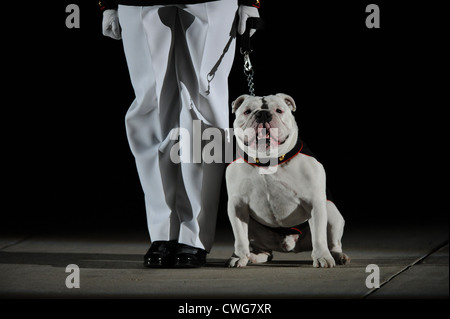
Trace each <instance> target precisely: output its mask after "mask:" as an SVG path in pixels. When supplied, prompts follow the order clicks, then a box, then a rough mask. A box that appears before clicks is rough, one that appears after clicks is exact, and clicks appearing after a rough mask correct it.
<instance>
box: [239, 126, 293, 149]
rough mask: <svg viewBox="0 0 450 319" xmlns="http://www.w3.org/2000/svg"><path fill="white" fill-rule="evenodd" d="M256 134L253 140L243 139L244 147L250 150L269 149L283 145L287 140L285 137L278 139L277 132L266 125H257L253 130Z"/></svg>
mask: <svg viewBox="0 0 450 319" xmlns="http://www.w3.org/2000/svg"><path fill="white" fill-rule="evenodd" d="M255 131H256V134H255V136H254V137H253V138H250V139H249V138H248V137H247V136H246V137H245V140H244V145H245V146H247V147H251V148H256V149H259V148H264V147H265V148H270V147H277V146H279V145H283V144H284V143H286V141H287V140H288V138H289V135H287V136H286V137H285V138H283V139H282V140H280V139H279V137H278V130H277V129H276V128H272V127H270V125H269V124H268V123H265V125H263V124H259V125H258V128H257V129H255Z"/></svg>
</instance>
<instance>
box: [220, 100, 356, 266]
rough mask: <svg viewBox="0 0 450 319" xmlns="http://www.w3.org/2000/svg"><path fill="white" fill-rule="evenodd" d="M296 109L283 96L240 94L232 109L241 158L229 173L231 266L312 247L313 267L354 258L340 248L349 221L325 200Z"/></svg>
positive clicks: (320, 171)
mask: <svg viewBox="0 0 450 319" xmlns="http://www.w3.org/2000/svg"><path fill="white" fill-rule="evenodd" d="M295 110H296V104H295V102H294V100H293V99H292V97H290V96H288V95H285V94H277V95H271V96H266V97H254V96H249V95H243V96H240V97H239V98H238V99H237V100H236V101H234V102H233V104H232V111H233V113H235V114H236V120H235V122H234V132H235V135H236V140H237V143H238V146H239V148H240V151H239V152H240V153H241V154H240V155H241V158H240V159H238V160H236V161H234V162H233V163H231V164H230V165H229V166H228V168H227V171H226V182H227V190H228V197H229V200H228V216H229V218H230V222H231V225H232V227H233V233H234V237H235V248H234V249H235V250H234V254H233V256H232V257H231V258H230V260H229V261H228V262H227V264H228V266H229V267H245V266H247V264H248V262H249V261H250V262H252V263H263V262H266V261H270V260H271V258H272V251H284V252H288V251H293V252H300V251H306V250H312V255H311V256H312V259H313V266H314V267H334V266H335V265H336V264H345V263H348V262H349V261H350V258H349V257H348V256H347V255H345V254H344V253H343V252H342V245H341V238H342V235H343V232H344V218H343V217H342V215H341V214H340V213H339V211H338V209H337V207H336V206H335V205H334V203H333V202H331V201H328V200H327V196H326V182H325V170H324V168H323V166H322V165H321V164H320V163H319V162H318V161H317V160H316V159H315V158H314V157H312V156H310V155H307V152H305V150H304V149H306V146H304V144H303V142H302V141H301V139H299V136H298V127H297V123H296V121H295V118H294V116H293V112H295ZM242 153H243V154H242ZM305 153H306V154H305ZM274 158H275V163H274ZM262 163H265V164H262ZM274 166H275V167H276V169H273V167H274ZM271 168H272V171H271V172H270V173H262V171H261V170H265V169H267V170H269V169H271ZM297 225H300V226H297ZM280 230H288V231H287V232H283V231H280Z"/></svg>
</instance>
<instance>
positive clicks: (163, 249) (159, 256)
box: [144, 240, 178, 268]
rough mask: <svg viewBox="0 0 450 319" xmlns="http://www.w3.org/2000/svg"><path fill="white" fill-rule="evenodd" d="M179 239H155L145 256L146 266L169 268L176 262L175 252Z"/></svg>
mask: <svg viewBox="0 0 450 319" xmlns="http://www.w3.org/2000/svg"><path fill="white" fill-rule="evenodd" d="M177 244H178V243H177V241H176V240H171V241H155V242H153V243H152V245H151V246H150V249H149V250H148V252H147V254H145V256H144V267H147V268H167V267H172V266H173V263H174V253H175V250H176V248H177Z"/></svg>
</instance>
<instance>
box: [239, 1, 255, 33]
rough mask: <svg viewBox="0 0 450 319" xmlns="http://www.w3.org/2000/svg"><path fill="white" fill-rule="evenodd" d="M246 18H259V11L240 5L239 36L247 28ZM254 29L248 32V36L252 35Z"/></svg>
mask: <svg viewBox="0 0 450 319" xmlns="http://www.w3.org/2000/svg"><path fill="white" fill-rule="evenodd" d="M248 18H259V11H258V9H257V8H255V7H251V6H245V5H240V6H239V26H238V32H239V34H240V35H243V34H244V33H245V29H246V28H247V19H248ZM255 32H256V29H251V30H250V36H252V35H254V34H255Z"/></svg>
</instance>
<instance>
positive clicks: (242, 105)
mask: <svg viewBox="0 0 450 319" xmlns="http://www.w3.org/2000/svg"><path fill="white" fill-rule="evenodd" d="M296 108H297V107H296V105H295V102H294V99H293V98H292V97H290V96H289V95H286V94H277V95H270V96H265V97H256V96H249V95H242V96H240V97H238V98H237V99H236V101H234V102H233V104H232V112H233V113H234V114H235V115H236V120H235V121H234V125H233V127H234V132H235V135H236V139H237V142H238V145H239V147H241V148H242V149H243V150H245V151H246V152H247V154H248V155H249V156H252V157H254V158H268V157H274V155H275V157H278V156H282V155H284V154H286V153H288V152H289V151H290V150H291V149H293V148H294V146H295V144H296V142H297V137H298V128H297V123H296V122H295V118H294V115H293V112H295V110H296Z"/></svg>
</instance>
